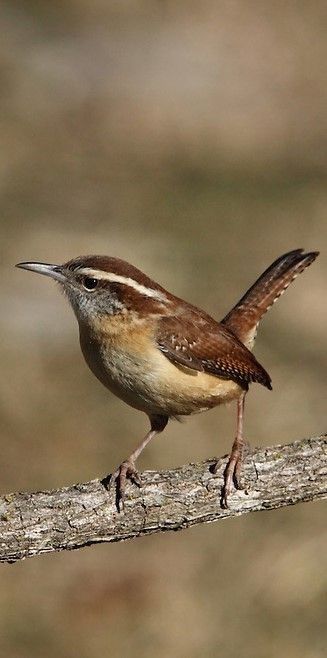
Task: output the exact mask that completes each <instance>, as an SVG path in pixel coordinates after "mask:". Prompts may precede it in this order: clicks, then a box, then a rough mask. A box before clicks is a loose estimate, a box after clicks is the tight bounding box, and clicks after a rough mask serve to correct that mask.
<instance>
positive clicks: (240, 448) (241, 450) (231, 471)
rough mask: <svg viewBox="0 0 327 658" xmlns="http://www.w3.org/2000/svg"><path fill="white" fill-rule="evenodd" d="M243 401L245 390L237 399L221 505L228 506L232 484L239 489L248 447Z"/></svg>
mask: <svg viewBox="0 0 327 658" xmlns="http://www.w3.org/2000/svg"><path fill="white" fill-rule="evenodd" d="M244 401H245V392H244V393H242V395H241V397H240V398H239V400H238V401H237V431H236V438H235V440H234V443H233V447H232V451H231V453H230V456H229V460H228V463H227V466H226V468H225V472H224V480H225V481H224V486H223V490H222V497H221V502H222V506H223V507H225V508H226V507H228V496H229V494H230V493H231V491H232V488H233V485H235V487H236V488H237V489H241V488H242V487H241V484H240V473H241V468H242V463H243V460H244V456H245V454H246V453H247V451H248V449H249V444H248V441H247V440H246V439H245V438H244V436H243V419H244Z"/></svg>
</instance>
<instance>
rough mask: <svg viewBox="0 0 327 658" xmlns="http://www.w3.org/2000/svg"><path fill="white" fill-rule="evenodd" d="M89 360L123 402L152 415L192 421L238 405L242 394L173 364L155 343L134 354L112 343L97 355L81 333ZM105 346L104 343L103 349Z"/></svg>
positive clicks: (222, 382) (232, 385)
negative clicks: (231, 403)
mask: <svg viewBox="0 0 327 658" xmlns="http://www.w3.org/2000/svg"><path fill="white" fill-rule="evenodd" d="M80 338H81V348H82V351H83V355H84V358H85V360H86V362H87V364H88V366H89V368H90V369H91V370H92V372H93V373H94V375H95V376H96V377H97V378H98V379H99V380H100V381H101V382H102V384H104V386H106V388H108V389H109V390H110V391H111V392H112V393H114V394H115V395H116V396H117V397H119V398H120V399H121V400H123V401H124V402H126V403H127V404H129V405H130V406H131V407H134V408H135V409H139V410H140V411H144V412H145V413H147V414H148V415H151V414H164V415H167V416H178V415H190V414H194V413H199V412H201V411H206V410H208V409H211V408H213V407H215V406H217V405H219V404H222V403H225V402H229V401H231V400H234V399H237V398H238V397H239V396H240V395H241V393H242V388H241V387H240V386H239V385H238V384H236V383H235V382H233V381H231V380H226V379H221V378H219V377H215V376H213V375H210V374H207V373H204V372H198V371H196V370H191V369H189V368H184V367H180V366H177V365H175V364H173V363H172V362H171V361H169V359H167V357H166V356H165V355H164V354H163V353H162V352H160V350H159V349H158V348H157V347H156V346H154V345H153V346H152V345H151V343H150V347H149V342H147V344H146V349H144V345H143V346H142V348H140V349H136V347H137V345H136V347H135V342H134V344H133V351H130V350H129V349H128V346H127V345H123V346H121V345H120V346H119V347H118V346H117V345H115V343H113V342H111V343H109V342H107V343H106V347H105V348H102V349H97V346H95V344H94V342H93V341H92V340H90V339H89V336H87V335H83V333H81V337H80ZM102 345H103V343H102Z"/></svg>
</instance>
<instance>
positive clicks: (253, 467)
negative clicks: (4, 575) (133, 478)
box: [0, 436, 327, 562]
mask: <svg viewBox="0 0 327 658" xmlns="http://www.w3.org/2000/svg"><path fill="white" fill-rule="evenodd" d="M214 463H215V460H214V459H212V460H208V461H206V462H202V463H199V464H188V465H186V466H182V467H181V468H176V469H174V470H170V471H162V472H155V471H146V472H144V473H142V483H143V486H142V488H141V489H139V488H137V487H136V486H135V485H133V484H129V485H128V487H127V499H126V502H125V510H124V511H123V512H122V513H118V512H117V508H116V504H115V495H114V493H113V492H112V493H111V492H108V491H107V489H106V487H105V486H104V483H103V481H101V480H92V481H91V482H86V483H85V484H76V485H73V486H71V487H64V488H63V489H57V490H54V491H40V492H36V493H13V494H8V495H5V496H3V497H0V562H15V561H16V560H21V559H24V558H26V557H30V556H33V555H40V554H42V553H51V552H53V551H62V550H72V549H76V548H81V547H83V546H89V545H91V544H95V543H97V542H113V541H123V540H125V539H132V538H133V537H140V536H142V535H148V534H151V533H154V532H164V531H167V530H182V529H184V528H189V527H190V526H192V525H196V524H198V523H208V522H211V521H218V520H219V519H226V518H228V517H231V516H237V515H241V514H247V513H248V512H257V511H260V510H267V509H276V508H278V507H283V506H285V505H294V504H296V503H300V502H306V501H310V500H318V499H323V498H327V438H326V436H320V437H318V438H311V439H305V440H303V441H295V442H294V443H291V444H289V445H286V446H275V447H272V448H264V449H263V448H258V449H256V450H254V451H253V453H252V454H251V455H250V456H249V457H248V458H247V459H246V461H245V464H244V466H243V480H244V484H245V485H246V488H245V489H244V490H242V491H235V492H233V493H232V494H231V496H230V499H229V505H230V506H229V509H222V508H221V506H220V503H219V499H220V494H221V487H222V483H223V472H224V468H225V466H226V457H225V458H223V459H222V460H221V463H220V467H219V470H218V473H217V475H213V474H212V473H211V470H210V466H212V465H213V464H214Z"/></svg>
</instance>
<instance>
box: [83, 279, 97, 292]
mask: <svg viewBox="0 0 327 658" xmlns="http://www.w3.org/2000/svg"><path fill="white" fill-rule="evenodd" d="M98 283H99V281H98V279H93V278H92V277H90V276H85V277H84V279H83V286H84V288H85V289H86V290H90V291H91V290H95V289H96V287H97V285H98Z"/></svg>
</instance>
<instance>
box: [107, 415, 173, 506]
mask: <svg viewBox="0 0 327 658" xmlns="http://www.w3.org/2000/svg"><path fill="white" fill-rule="evenodd" d="M150 423H151V429H150V430H149V432H148V433H147V434H146V436H145V437H144V439H143V441H141V443H140V444H139V445H138V446H137V448H136V449H135V450H134V451H133V452H132V454H131V455H130V456H129V457H128V458H127V459H125V460H124V461H123V462H122V463H121V464H120V466H118V468H117V470H116V471H115V472H114V473H113V474H112V475H111V477H110V483H109V489H112V488H113V486H114V484H116V501H117V509H118V511H119V512H121V511H122V510H123V509H124V498H125V489H126V480H127V478H129V479H130V480H131V481H132V482H134V484H137V486H139V487H140V486H141V479H140V476H139V474H138V472H137V470H136V468H135V462H136V460H137V459H138V457H139V456H140V454H141V452H142V451H143V450H144V448H145V446H146V445H147V444H148V443H150V441H151V439H153V437H154V436H155V435H156V434H158V433H159V432H162V431H163V430H164V429H165V427H166V425H167V423H168V417H167V416H150Z"/></svg>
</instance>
